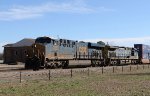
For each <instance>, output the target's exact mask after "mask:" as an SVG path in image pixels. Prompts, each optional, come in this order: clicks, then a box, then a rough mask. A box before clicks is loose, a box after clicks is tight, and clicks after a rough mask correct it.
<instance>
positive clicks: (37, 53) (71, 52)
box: [25, 37, 139, 68]
mask: <svg viewBox="0 0 150 96" xmlns="http://www.w3.org/2000/svg"><path fill="white" fill-rule="evenodd" d="M32 50H33V52H32V53H30V54H28V55H27V57H26V63H25V67H26V68H31V67H34V66H35V65H36V66H37V67H38V68H39V67H44V68H59V67H61V68H66V67H69V66H81V65H86V66H107V65H114V64H123V63H125V64H127V63H139V58H138V50H137V49H135V48H130V47H118V46H109V45H108V44H107V45H105V44H103V43H100V42H98V43H90V42H83V41H80V42H78V41H74V40H67V39H52V38H49V37H38V38H37V39H36V40H35V44H33V45H32Z"/></svg>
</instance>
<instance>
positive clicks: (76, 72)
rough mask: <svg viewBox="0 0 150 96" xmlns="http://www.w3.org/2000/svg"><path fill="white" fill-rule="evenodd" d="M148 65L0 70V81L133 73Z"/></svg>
mask: <svg viewBox="0 0 150 96" xmlns="http://www.w3.org/2000/svg"><path fill="white" fill-rule="evenodd" d="M149 67H150V65H149V64H148V65H128V66H108V67H88V68H75V69H50V70H48V69H45V70H40V71H32V70H22V71H16V72H11V71H10V72H0V83H3V82H20V83H21V82H25V81H30V80H52V79H54V78H64V77H69V78H73V77H75V76H92V75H93V74H96V75H104V74H110V75H111V74H124V73H133V72H137V71H138V70H140V71H141V70H149Z"/></svg>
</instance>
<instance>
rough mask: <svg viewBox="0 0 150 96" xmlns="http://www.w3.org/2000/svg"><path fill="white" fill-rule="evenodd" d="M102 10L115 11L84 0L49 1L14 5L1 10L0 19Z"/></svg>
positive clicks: (87, 12)
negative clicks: (29, 4)
mask: <svg viewBox="0 0 150 96" xmlns="http://www.w3.org/2000/svg"><path fill="white" fill-rule="evenodd" d="M71 1H72V0H71ZM102 11H114V10H112V9H107V8H105V7H97V8H95V7H89V6H88V5H87V4H86V3H85V1H84V0H75V1H74V0H73V1H72V2H63V3H54V2H53V3H52V2H48V3H45V4H41V5H38V6H13V7H12V8H10V9H7V10H5V11H0V20H8V21H9V20H20V19H29V18H35V17H40V16H43V15H45V14H46V13H52V12H59V13H61V12H63V13H64V12H65V13H79V14H89V13H96V12H102Z"/></svg>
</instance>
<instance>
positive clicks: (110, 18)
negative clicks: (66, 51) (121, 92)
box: [0, 0, 150, 52]
mask: <svg viewBox="0 0 150 96" xmlns="http://www.w3.org/2000/svg"><path fill="white" fill-rule="evenodd" d="M149 5H150V0H0V32H1V35H0V46H2V45H5V44H7V43H15V42H17V41H19V40H21V39H23V38H36V37H39V36H49V37H55V38H57V37H58V36H59V37H60V38H66V39H73V40H84V41H92V42H96V41H99V40H102V41H104V42H108V43H110V44H112V45H121V46H133V44H134V43H144V44H149V43H150V27H149V26H150V11H149V9H150V6H149ZM149 45H150V44H149ZM0 52H2V47H0Z"/></svg>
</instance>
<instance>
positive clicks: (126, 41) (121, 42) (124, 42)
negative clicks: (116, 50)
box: [84, 37, 150, 47]
mask: <svg viewBox="0 0 150 96" xmlns="http://www.w3.org/2000/svg"><path fill="white" fill-rule="evenodd" d="M84 41H87V42H97V41H103V42H105V43H106V44H107V43H108V44H109V45H113V46H128V47H133V46H134V44H146V45H150V37H139V38H116V39H107V38H106V39H90V40H89V39H87V40H84Z"/></svg>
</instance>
